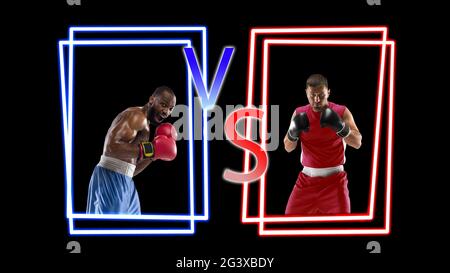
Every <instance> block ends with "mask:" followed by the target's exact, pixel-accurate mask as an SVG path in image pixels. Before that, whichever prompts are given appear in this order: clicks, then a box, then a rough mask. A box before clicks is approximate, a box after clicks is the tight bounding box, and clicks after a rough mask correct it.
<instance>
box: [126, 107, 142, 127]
mask: <svg viewBox="0 0 450 273" xmlns="http://www.w3.org/2000/svg"><path fill="white" fill-rule="evenodd" d="M120 115H122V116H124V117H126V119H128V120H129V121H132V122H138V123H140V122H144V121H146V120H147V117H146V116H145V113H144V112H143V111H142V107H129V108H127V109H125V110H123V111H122V113H120Z"/></svg>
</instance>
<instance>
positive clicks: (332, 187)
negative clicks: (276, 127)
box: [284, 74, 362, 215]
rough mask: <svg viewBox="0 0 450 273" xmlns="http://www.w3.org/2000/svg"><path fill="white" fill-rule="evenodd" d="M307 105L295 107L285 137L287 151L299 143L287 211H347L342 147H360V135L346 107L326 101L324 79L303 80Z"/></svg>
mask: <svg viewBox="0 0 450 273" xmlns="http://www.w3.org/2000/svg"><path fill="white" fill-rule="evenodd" d="M306 95H307V97H308V102H309V104H308V105H305V106H301V107H298V108H297V109H295V112H294V114H293V116H292V119H291V124H290V126H289V130H288V132H287V134H286V136H285V138H284V147H285V149H286V151H287V152H291V151H293V150H294V149H295V148H296V147H297V143H298V141H300V143H301V150H302V152H301V158H300V161H301V164H302V165H303V170H302V171H300V173H299V175H298V178H297V181H296V183H295V185H294V188H293V190H292V192H291V195H290V197H289V200H288V203H287V206H286V211H285V213H286V214H297V215H303V214H305V215H320V214H345V213H350V198H349V192H348V188H347V183H348V180H347V173H346V172H345V171H344V163H345V148H346V145H349V146H351V147H353V148H356V149H359V147H361V139H362V136H361V134H360V132H359V130H358V128H357V127H356V124H355V121H354V120H353V116H352V114H351V113H350V111H349V110H348V108H347V107H345V106H343V105H339V104H336V103H333V102H329V101H328V97H329V96H330V89H328V81H327V79H326V78H325V77H324V76H322V75H320V74H313V75H311V76H310V77H309V78H308V79H307V82H306Z"/></svg>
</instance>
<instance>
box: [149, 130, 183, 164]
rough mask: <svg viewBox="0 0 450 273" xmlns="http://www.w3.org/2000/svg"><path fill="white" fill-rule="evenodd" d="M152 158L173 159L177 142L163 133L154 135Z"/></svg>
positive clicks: (175, 154)
mask: <svg viewBox="0 0 450 273" xmlns="http://www.w3.org/2000/svg"><path fill="white" fill-rule="evenodd" d="M152 144H153V150H154V151H153V158H154V159H155V160H156V159H161V160H164V161H171V160H174V159H175V157H176V156H177V144H176V143H175V140H174V139H172V138H170V137H167V136H165V135H159V136H156V137H155V139H153V141H152Z"/></svg>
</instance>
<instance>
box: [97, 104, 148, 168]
mask: <svg viewBox="0 0 450 273" xmlns="http://www.w3.org/2000/svg"><path fill="white" fill-rule="evenodd" d="M145 126H146V118H145V115H143V114H140V113H136V112H129V113H124V114H123V116H121V117H120V118H119V119H118V121H117V122H115V124H114V125H113V126H112V127H111V128H110V131H109V132H108V136H107V141H106V147H105V153H106V154H107V155H110V156H113V157H115V158H118V159H122V160H127V161H128V160H132V159H136V158H138V156H139V146H138V143H137V142H136V140H137V139H135V138H136V135H137V134H138V132H140V131H142V130H144V129H145ZM133 140H134V141H133Z"/></svg>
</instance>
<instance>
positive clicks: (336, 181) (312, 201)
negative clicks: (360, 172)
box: [285, 171, 350, 215]
mask: <svg viewBox="0 0 450 273" xmlns="http://www.w3.org/2000/svg"><path fill="white" fill-rule="evenodd" d="M347 183H348V180H347V173H346V172H345V171H341V172H337V173H334V174H331V175H329V176H327V177H320V176H319V177H310V176H307V175H306V174H304V173H303V172H300V174H299V175H298V178H297V181H296V182H295V186H294V189H293V190H292V193H291V196H290V197H289V201H288V203H287V206H286V212H285V213H286V214H296V215H301V214H304V215H323V214H344V213H350V198H349V194H348V188H347Z"/></svg>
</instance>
